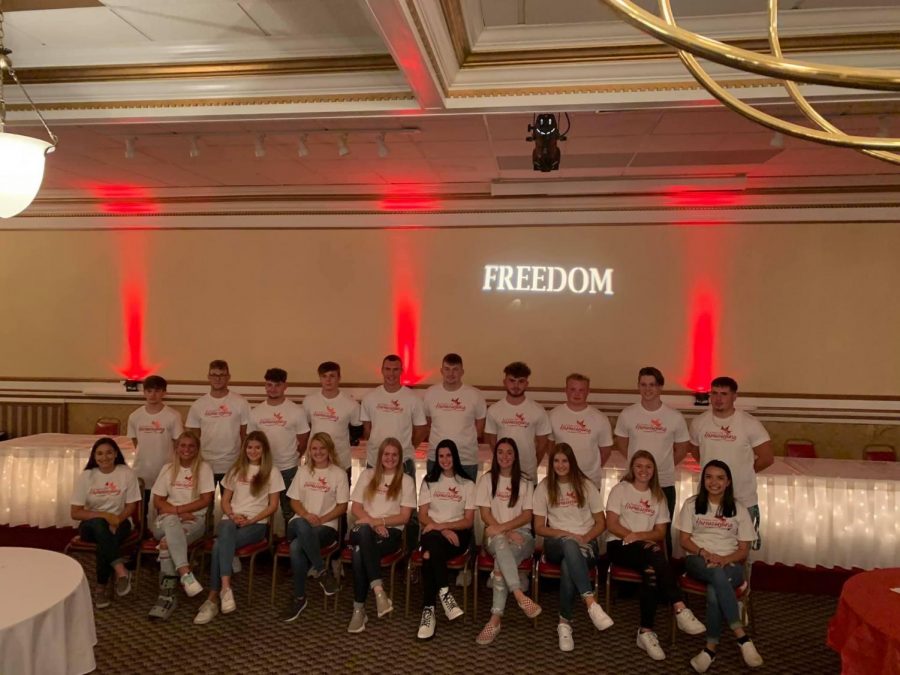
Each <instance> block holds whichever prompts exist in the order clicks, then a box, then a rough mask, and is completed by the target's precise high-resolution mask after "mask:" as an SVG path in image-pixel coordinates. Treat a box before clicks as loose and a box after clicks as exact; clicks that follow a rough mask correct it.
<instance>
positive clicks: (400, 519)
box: [347, 437, 416, 633]
mask: <svg viewBox="0 0 900 675" xmlns="http://www.w3.org/2000/svg"><path fill="white" fill-rule="evenodd" d="M402 457H403V446H402V445H401V444H400V441H398V440H397V439H396V438H391V437H389V438H385V439H384V440H383V441H382V442H381V445H380V446H379V447H378V457H377V458H376V460H375V466H374V467H372V468H370V469H366V470H365V471H363V472H362V474H361V475H360V477H359V478H358V479H357V481H356V483H355V484H354V486H353V494H352V495H351V496H350V501H351V502H352V506H351V508H350V512H351V513H352V514H353V517H354V518H355V519H356V521H355V523H354V525H353V529H352V530H350V545H351V547H352V549H353V615H352V616H351V617H350V625H349V626H347V632H349V633H362V632H363V631H364V630H365V629H366V622H367V621H368V618H367V616H366V597H367V596H368V594H369V590H371V591H372V592H373V593H374V595H375V608H376V611H377V613H378V617H379V618H381V617H383V616H385V615H386V614H388V613H389V612H391V611H392V610H393V609H394V607H393V605H392V603H391V599H390V598H389V597H388V595H387V593H386V592H385V590H384V584H383V583H382V581H381V559H382V558H383V557H384V556H386V555H388V554H389V553H394V552H395V551H397V550H399V549H400V546H401V544H402V543H403V528H404V527H405V526H406V524H407V523H408V522H409V518H410V516H411V515H412V512H413V510H414V509H415V508H416V483H415V481H414V480H413V479H412V478H411V477H410V476H408V475H407V474H405V473H404V472H403V467H402V464H401V461H402Z"/></svg>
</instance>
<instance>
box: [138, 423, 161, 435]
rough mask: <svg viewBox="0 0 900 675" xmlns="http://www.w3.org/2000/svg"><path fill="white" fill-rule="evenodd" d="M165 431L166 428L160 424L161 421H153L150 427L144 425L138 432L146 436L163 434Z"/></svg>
mask: <svg viewBox="0 0 900 675" xmlns="http://www.w3.org/2000/svg"><path fill="white" fill-rule="evenodd" d="M164 431H165V428H164V427H163V425H162V424H160V423H159V420H151V421H150V424H149V425H148V424H144V425H141V426H139V427H138V432H140V433H144V434H161V433H162V432H164Z"/></svg>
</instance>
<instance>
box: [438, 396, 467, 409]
mask: <svg viewBox="0 0 900 675" xmlns="http://www.w3.org/2000/svg"><path fill="white" fill-rule="evenodd" d="M434 407H435V408H437V409H438V410H457V411H459V410H462V411H465V409H466V406H465V405H464V404H463V402H462V400H461V399H459V398H451V399H450V403H444V402H443V401H441V402H439V403H436V404H435V406H434Z"/></svg>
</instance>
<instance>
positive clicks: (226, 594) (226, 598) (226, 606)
mask: <svg viewBox="0 0 900 675" xmlns="http://www.w3.org/2000/svg"><path fill="white" fill-rule="evenodd" d="M219 601H220V602H221V603H222V614H231V613H232V612H233V611H234V610H236V609H237V603H236V602H235V601H234V591H232V590H231V589H230V588H226V589H225V590H223V591H222V593H221V594H220V595H219Z"/></svg>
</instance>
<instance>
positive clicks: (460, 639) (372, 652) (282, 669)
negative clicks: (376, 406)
mask: <svg viewBox="0 0 900 675" xmlns="http://www.w3.org/2000/svg"><path fill="white" fill-rule="evenodd" d="M80 560H81V561H82V562H83V564H84V565H85V568H86V569H85V571H86V572H87V573H88V578H89V579H93V578H94V577H93V569H92V568H93V561H92V560H90V559H89V557H86V556H81V557H80ZM152 569H153V565H152V564H151V565H150V566H149V567H145V568H144V569H143V570H142V576H141V579H140V583H139V584H138V585H137V587H136V588H135V590H134V591H133V592H132V594H131V595H129V596H127V597H125V598H122V599H116V601H115V602H113V605H112V607H110V608H108V609H104V610H98V611H96V613H95V617H96V622H97V636H98V644H97V647H96V657H97V672H98V673H148V672H152V673H155V674H157V675H163V674H169V673H171V674H173V675H174V674H181V673H189V674H192V675H193V674H196V673H203V672H214V673H241V675H256V674H257V673H335V672H341V673H343V672H353V673H400V672H403V673H421V672H428V673H433V674H441V673H461V672H467V671H468V672H482V673H490V674H491V675H495V674H500V673H525V672H532V673H535V672H536V673H556V672H567V673H614V674H621V673H641V674H642V675H643V674H645V673H646V674H648V675H649V674H654V673H691V672H693V670H692V669H691V668H690V664H689V663H688V662H689V660H690V658H691V657H692V656H693V655H694V654H695V653H696V652H697V651H699V650H700V649H701V648H702V646H703V638H702V636H693V637H692V636H688V635H685V634H683V633H679V634H678V635H677V636H676V643H675V645H674V646H672V645H671V636H670V625H671V624H670V615H669V613H668V612H667V611H664V610H663V609H660V610H659V613H658V616H657V628H658V631H659V633H660V641H661V644H662V646H663V648H664V649H665V651H666V655H667V658H666V660H665V661H661V662H656V661H652V660H651V659H650V658H649V657H648V656H647V655H646V654H644V652H643V651H641V650H640V649H638V648H637V647H636V646H635V632H636V629H637V622H638V604H637V598H636V596H634V595H633V594H629V592H628V591H626V590H624V589H623V592H622V593H621V594H619V596H618V597H617V598H614V601H613V606H612V608H611V611H610V614H611V615H612V617H613V618H614V619H615V621H616V623H615V625H614V626H613V627H612V628H610V629H609V630H607V631H605V632H604V633H598V632H597V631H596V630H595V629H594V628H593V626H592V625H591V624H590V621H589V619H588V618H587V614H586V613H585V612H584V611H583V610H582V609H581V608H578V610H577V613H576V619H575V622H574V624H573V628H574V637H575V651H574V652H570V653H562V652H560V651H559V649H558V647H557V637H556V630H555V625H556V611H557V609H558V604H557V597H558V596H557V592H556V587H555V586H554V584H553V582H552V581H546V582H543V583H542V587H541V598H540V599H541V604H542V605H543V607H544V614H543V615H542V616H541V617H540V618H539V619H538V625H537V627H536V628H534V627H533V626H532V624H531V622H530V621H528V620H527V619H525V617H524V616H523V615H522V613H521V612H520V611H519V610H518V608H516V607H515V604H514V602H513V601H510V603H509V607H508V612H507V617H506V620H505V622H504V624H503V630H502V631H501V633H500V635H499V636H498V637H497V640H496V641H495V642H494V644H492V645H490V646H487V647H482V646H479V645H476V644H475V636H476V634H477V633H478V631H479V630H480V629H481V627H482V625H483V623H484V622H485V621H486V620H487V618H488V612H489V607H490V590H489V589H487V588H485V587H484V577H483V576H482V577H481V580H480V581H481V583H480V589H479V591H480V595H479V617H478V620H477V621H476V622H474V623H473V622H472V620H471V618H470V616H469V615H470V614H471V611H472V608H471V596H470V598H469V600H470V602H469V613H468V614H467V615H466V616H465V617H462V618H460V619H458V620H457V621H455V622H453V623H452V624H450V623H448V622H447V621H446V620H445V619H444V617H443V615H442V614H441V616H440V618H439V621H438V625H437V633H436V635H435V637H434V639H433V640H431V641H428V642H421V641H418V640H417V639H416V637H415V633H416V630H417V627H418V612H417V611H416V608H417V607H420V602H421V599H420V598H421V595H420V594H419V593H420V589H419V587H418V586H414V587H413V598H412V603H411V611H410V616H409V617H408V618H404V616H403V597H404V595H403V579H402V578H398V580H397V582H396V583H397V586H396V589H395V594H394V604H395V607H396V609H395V610H394V612H393V614H392V615H389V617H387V618H384V619H377V618H376V617H375V613H374V608H373V607H370V608H369V624H368V626H367V628H366V630H365V632H363V633H362V634H359V635H352V634H349V633H347V632H346V627H347V623H348V621H349V619H350V612H351V599H352V598H351V592H350V588H349V584H348V583H347V580H346V577H345V589H344V590H343V591H342V592H341V593H340V595H339V599H340V600H339V605H338V612H337V614H335V613H334V612H333V610H332V609H331V605H329V610H328V612H327V613H326V612H325V611H324V609H323V606H322V605H323V603H322V593H321V590H320V589H319V588H318V587H317V586H316V587H313V586H312V585H311V586H310V589H309V590H310V602H309V605H308V607H307V608H306V610H305V611H304V613H303V614H302V615H301V617H300V618H299V619H298V620H297V621H296V622H294V623H292V624H284V623H281V622H280V621H279V620H278V611H279V609H280V608H281V603H283V602H285V601H286V599H287V598H288V597H289V595H290V577H289V575H288V574H287V573H286V570H287V564H286V562H285V561H282V562H281V567H280V568H279V575H278V576H279V583H278V587H277V589H276V602H277V603H278V607H277V608H273V607H272V606H271V605H270V602H269V589H270V584H271V567H270V565H269V564H268V563H267V562H264V563H262V564H261V565H260V566H259V567H258V569H257V571H256V576H255V583H254V589H253V604H252V605H248V602H247V573H246V571H245V572H242V573H241V574H240V575H237V576H236V578H235V579H236V588H235V596H236V599H237V603H238V609H237V611H236V612H235V613H233V614H230V615H228V616H222V615H219V616H218V617H216V618H215V619H214V620H213V621H212V623H210V624H208V625H205V626H195V625H193V623H192V620H193V617H194V614H195V613H196V611H197V608H198V607H199V605H200V603H201V601H202V599H203V597H205V593H204V594H203V595H201V596H198V597H197V598H193V599H187V598H185V597H184V595H183V594H181V595H180V597H179V606H178V608H177V609H176V611H175V613H174V615H173V616H172V617H171V619H170V620H169V621H167V622H165V623H157V622H153V621H151V620H149V619H147V617H146V613H147V610H148V609H149V608H150V606H151V604H152V603H153V601H154V600H155V597H156V587H155V585H156V575H155V573H154V572H150V570H152ZM348 572H349V570H348ZM200 578H201V580H202V582H203V584H204V585H206V584H207V583H208V579H207V575H206V574H203V575H201V577H200ZM616 595H617V594H616V593H615V591H614V596H616ZM629 595H630V597H629ZM456 597H457V600H458V601H459V602H460V605H462V594H461V590H459V589H457V591H456ZM370 604H371V602H370ZM688 604H689V605H690V606H691V607H692V608H693V609H694V611H695V613H696V614H697V615H698V617H699V618H700V619H701V620H702V619H703V615H704V607H703V601H702V598H699V597H695V596H692V597H690V598H689V599H688ZM835 606H836V599H835V598H831V597H823V596H814V595H799V594H786V593H772V592H768V593H766V592H758V591H757V592H755V593H754V601H753V609H754V611H755V616H756V632H755V635H754V640H755V642H756V644H757V647H758V649H759V651H760V653H761V654H762V656H763V658H764V659H765V665H764V666H763V668H762V669H759V670H760V671H764V672H769V673H817V674H819V673H821V674H828V673H839V672H840V660H839V658H838V657H837V655H836V654H835V653H834V652H832V651H831V650H830V649H828V648H827V647H826V646H825V634H826V628H827V623H828V619H829V618H830V617H831V615H832V614H833V613H834V609H835ZM439 614H440V611H439ZM48 648H52V647H50V646H49V645H48ZM709 672H710V673H715V674H725V673H745V672H752V671H751V670H750V669H749V668H747V667H745V666H744V664H743V661H742V659H741V658H740V654H739V651H738V649H737V646H736V644H735V641H734V638H733V637H730V636H729V637H726V638H724V639H723V642H722V645H721V646H720V648H719V656H718V658H717V659H716V661H715V663H714V664H713V666H712V668H711V669H710V671H709Z"/></svg>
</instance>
